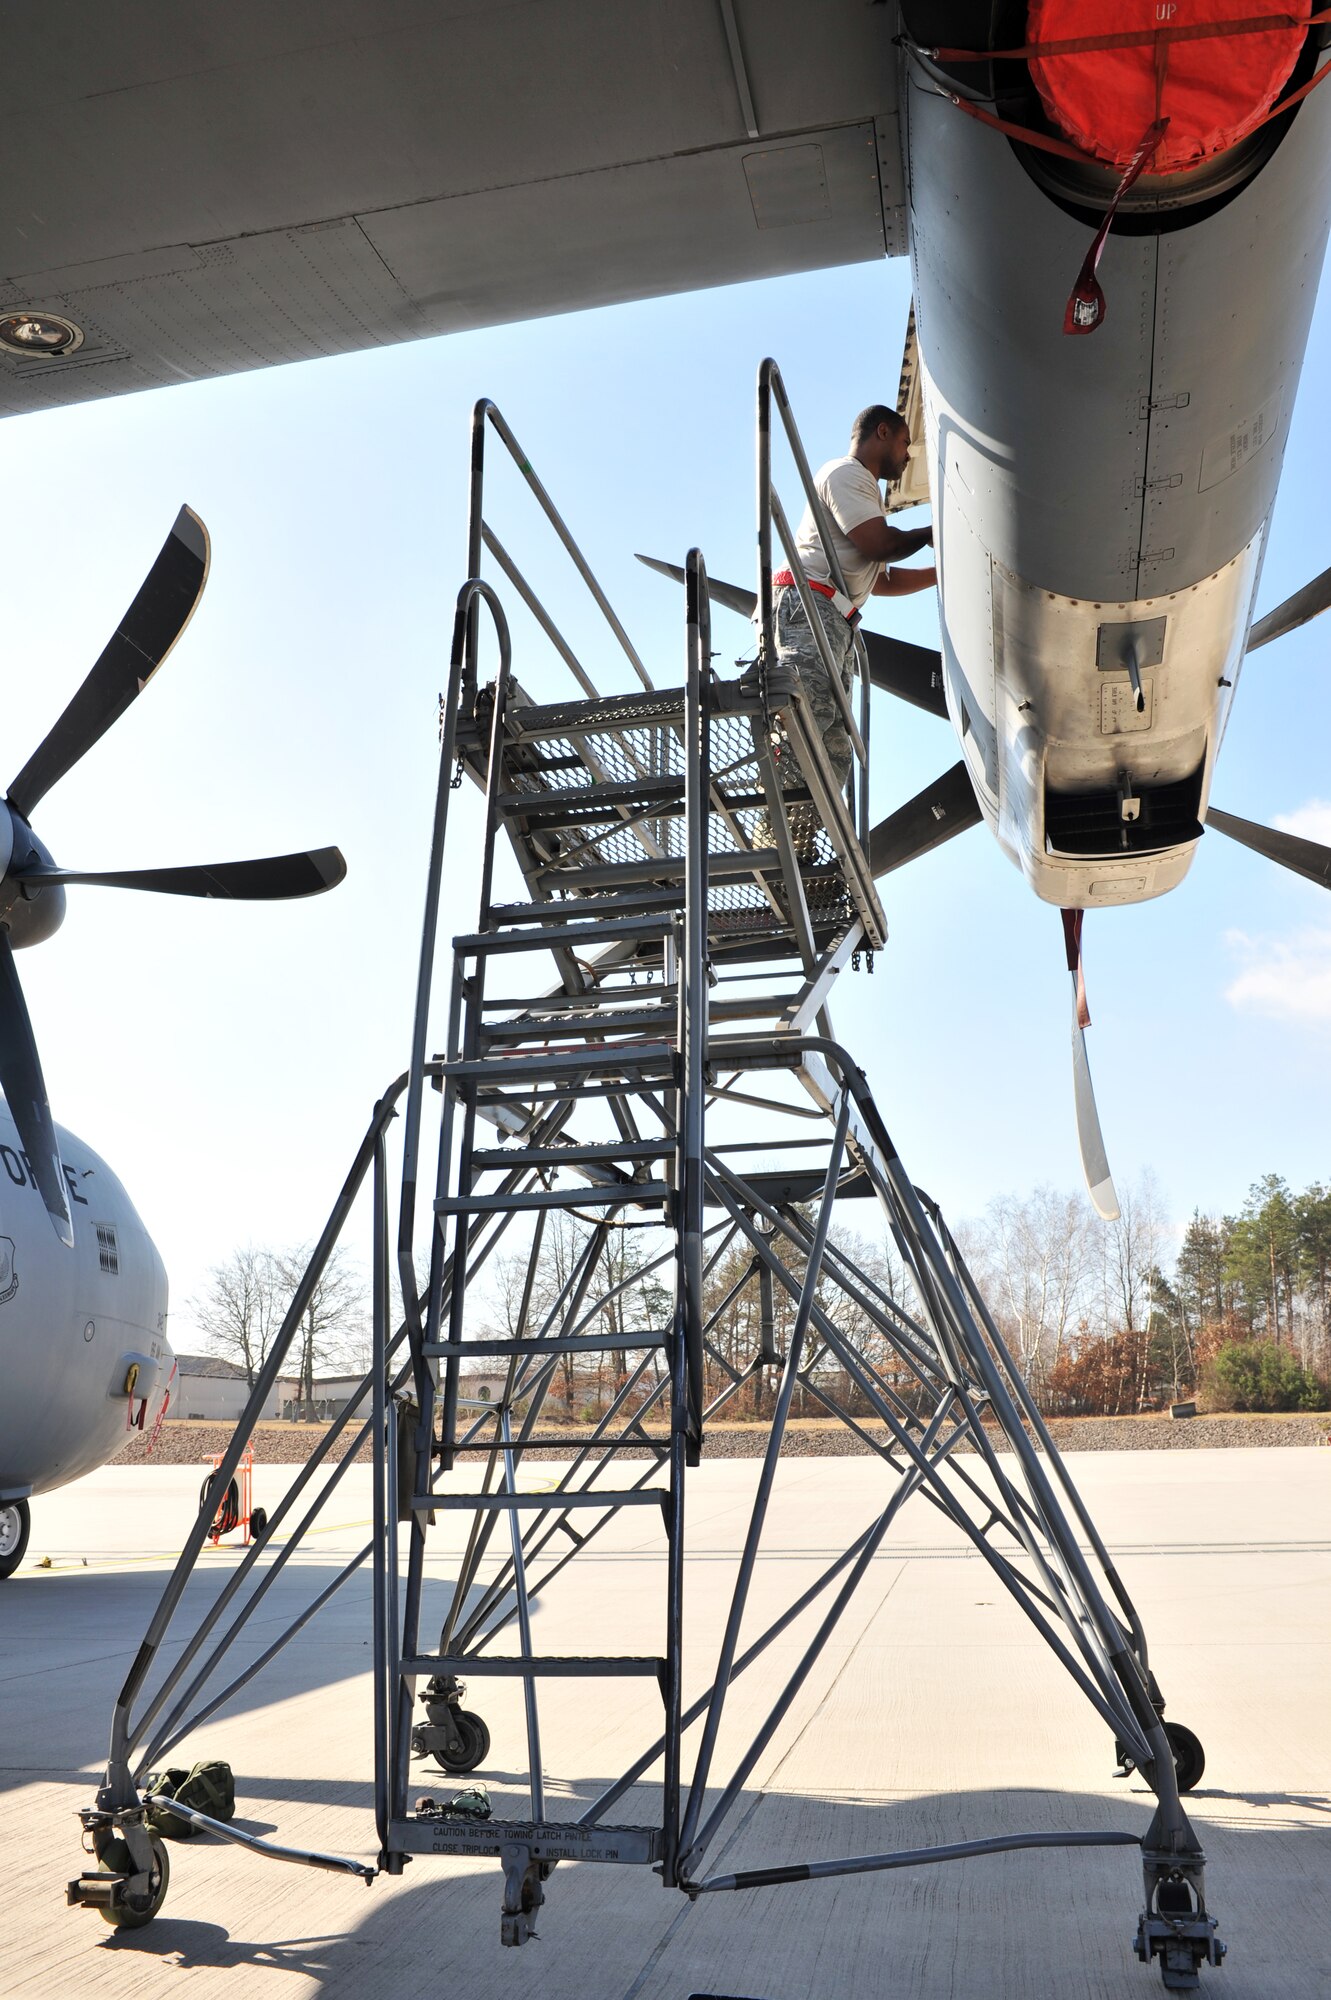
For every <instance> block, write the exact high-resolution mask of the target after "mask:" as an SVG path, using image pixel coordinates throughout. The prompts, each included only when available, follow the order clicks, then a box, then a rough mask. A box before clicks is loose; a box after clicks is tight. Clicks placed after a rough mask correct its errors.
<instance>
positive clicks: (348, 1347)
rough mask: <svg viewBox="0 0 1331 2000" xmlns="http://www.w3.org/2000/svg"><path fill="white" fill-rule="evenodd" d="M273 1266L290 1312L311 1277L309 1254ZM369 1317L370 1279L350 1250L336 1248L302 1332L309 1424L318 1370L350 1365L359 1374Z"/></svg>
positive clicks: (307, 1308)
mask: <svg viewBox="0 0 1331 2000" xmlns="http://www.w3.org/2000/svg"><path fill="white" fill-rule="evenodd" d="M273 1264H274V1268H275V1270H276V1272H277V1274H278V1279H279V1283H280V1287H281V1291H282V1297H283V1310H284V1311H285V1310H286V1308H287V1305H288V1304H289V1302H290V1300H291V1299H292V1298H293V1297H294V1295H295V1291H296V1287H297V1286H298V1285H299V1283H300V1281H301V1279H302V1278H303V1277H304V1275H305V1270H306V1267H307V1265H308V1264H309V1251H308V1250H307V1249H300V1250H293V1251H289V1252H288V1253H286V1254H285V1255H282V1256H275V1257H274V1258H273ZM368 1317H369V1313H368V1305H367V1300H366V1288H365V1280H364V1278H363V1276H362V1274H361V1273H360V1271H358V1270H357V1268H356V1266H355V1265H354V1264H353V1263H352V1262H351V1260H350V1258H349V1257H348V1256H347V1255H346V1253H345V1251H343V1250H342V1249H340V1248H339V1249H336V1250H334V1252H333V1254H332V1256H331V1257H330V1258H329V1259H328V1262H327V1263H326V1264H325V1265H324V1268H323V1271H322V1272H321V1274H320V1276H319V1279H318V1282H317V1283H316V1284H315V1286H314V1288H313V1290H312V1291H311V1293H310V1296H309V1298H308V1299H307V1300H306V1302H305V1309H304V1311H303V1312H302V1313H301V1316H300V1325H299V1328H298V1329H297V1335H296V1339H297V1342H298V1348H297V1352H298V1353H299V1356H300V1362H299V1369H298V1372H299V1376H300V1384H301V1403H302V1406H303V1410H304V1414H305V1417H306V1420H307V1421H308V1419H309V1417H310V1415H311V1408H312V1405H313V1402H314V1371H315V1367H316V1365H318V1366H327V1365H328V1364H330V1363H331V1364H333V1365H334V1366H336V1365H338V1364H341V1365H344V1366H345V1365H346V1364H347V1363H348V1361H350V1362H351V1364H352V1365H353V1366H355V1367H356V1369H357V1371H358V1372H359V1371H360V1357H361V1354H362V1352H363V1348H364V1339H365V1329H366V1324H367V1321H368Z"/></svg>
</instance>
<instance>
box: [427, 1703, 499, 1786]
mask: <svg viewBox="0 0 1331 2000" xmlns="http://www.w3.org/2000/svg"><path fill="white" fill-rule="evenodd" d="M453 1720H454V1721H455V1722H456V1724H457V1729H458V1735H459V1736H460V1737H461V1738H462V1744H463V1749H462V1755H461V1756H460V1757H444V1756H442V1755H441V1754H440V1752H439V1751H437V1750H436V1751H435V1753H434V1761H435V1763H436V1764H438V1766H439V1768H440V1770H442V1771H453V1772H458V1771H474V1770H475V1769H476V1767H477V1765H478V1764H483V1763H484V1762H485V1760H486V1758H487V1757H488V1756H489V1754H490V1732H489V1730H488V1729H487V1728H486V1726H485V1723H484V1722H483V1721H482V1719H481V1717H480V1716H479V1715H474V1714H473V1713H472V1711H471V1710H470V1709H467V1708H459V1709H457V1710H455V1711H454V1715H453Z"/></svg>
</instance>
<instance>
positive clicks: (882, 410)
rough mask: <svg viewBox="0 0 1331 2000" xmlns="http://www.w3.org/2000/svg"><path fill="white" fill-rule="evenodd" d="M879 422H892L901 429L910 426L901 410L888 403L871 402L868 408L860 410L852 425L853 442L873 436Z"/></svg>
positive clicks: (896, 428) (906, 428) (894, 426)
mask: <svg viewBox="0 0 1331 2000" xmlns="http://www.w3.org/2000/svg"><path fill="white" fill-rule="evenodd" d="M879 424H891V425H892V426H893V428H894V429H895V430H899V431H905V430H909V428H910V426H909V425H908V424H907V422H906V419H905V418H904V417H903V416H902V414H901V412H900V410H894V409H892V408H891V407H890V406H889V405H888V404H887V403H870V405H869V407H868V409H867V410H861V411H860V413H859V415H858V417H856V419H855V421H854V423H853V424H852V425H851V427H850V436H851V442H852V443H853V444H859V443H860V442H861V441H862V440H863V439H864V438H867V437H872V435H873V433H874V432H875V431H876V430H877V428H878V426H879Z"/></svg>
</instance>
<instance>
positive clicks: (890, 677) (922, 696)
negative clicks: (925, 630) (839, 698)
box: [638, 556, 947, 722]
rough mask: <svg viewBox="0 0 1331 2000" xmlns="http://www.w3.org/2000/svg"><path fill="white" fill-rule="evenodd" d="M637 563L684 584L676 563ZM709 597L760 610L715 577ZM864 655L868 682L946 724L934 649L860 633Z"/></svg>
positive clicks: (750, 595)
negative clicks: (867, 669) (866, 663)
mask: <svg viewBox="0 0 1331 2000" xmlns="http://www.w3.org/2000/svg"><path fill="white" fill-rule="evenodd" d="M638 561H639V562H640V563H645V564H646V565H647V567H648V569H654V570H656V571H657V573H658V574H659V575H661V576H668V577H672V578H673V579H674V581H675V582H676V583H683V582H684V571H683V570H682V569H680V568H679V567H678V565H677V564H675V563H668V562H658V560H657V558H656V557H655V556H639V557H638ZM707 595H708V596H709V597H710V598H711V600H712V602H713V604H723V605H724V606H725V607H726V609H727V610H728V611H738V613H739V615H740V617H741V618H752V617H753V615H754V612H755V611H756V610H757V608H758V598H757V595H756V593H755V592H754V591H752V590H741V589H740V587H739V585H738V584H737V583H721V582H720V581H718V579H717V578H716V577H714V576H709V577H708V579H707ZM860 637H861V638H862V639H863V641H864V648H865V652H866V653H867V655H868V660H869V679H870V681H871V682H872V684H873V685H874V687H876V688H882V690H883V691H884V693H885V694H894V695H896V696H897V698H898V700H900V701H908V702H909V703H910V704H911V707H912V708H922V709H924V710H925V712H926V713H927V714H929V715H938V716H941V717H942V719H943V720H944V722H946V720H947V702H946V700H945V699H944V695H943V659H942V655H941V654H940V653H937V652H935V651H934V649H933V647H932V646H915V645H912V644H911V642H910V640H908V639H893V638H890V637H889V636H888V634H887V633H886V632H865V631H861V633H860Z"/></svg>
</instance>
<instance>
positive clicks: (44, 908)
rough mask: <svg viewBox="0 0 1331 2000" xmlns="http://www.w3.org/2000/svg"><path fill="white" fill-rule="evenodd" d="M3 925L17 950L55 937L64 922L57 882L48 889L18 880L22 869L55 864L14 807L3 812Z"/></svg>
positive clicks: (0, 902)
mask: <svg viewBox="0 0 1331 2000" xmlns="http://www.w3.org/2000/svg"><path fill="white" fill-rule="evenodd" d="M0 857H3V861H4V869H3V873H2V874H0V924H2V925H3V926H4V928H5V929H6V930H7V931H8V933H9V942H10V943H11V945H13V947H14V949H15V951H22V950H23V949H24V947H25V946H27V945H30V944H44V943H45V942H46V940H47V938H49V937H54V936H55V933H56V932H57V931H58V930H59V928H60V926H61V924H62V923H63V922H64V921H65V892H64V890H63V888H62V887H61V886H60V884H59V883H58V882H53V883H51V884H50V885H49V886H47V887H45V888H41V887H38V886H36V885H35V884H29V883H23V882H19V881H17V880H16V879H15V877H16V876H17V874H18V873H19V871H20V870H22V869H24V868H30V867H32V866H33V864H34V863H41V864H42V865H44V866H45V867H47V868H54V867H55V860H54V857H53V856H52V854H51V852H50V850H49V848H47V847H46V845H45V844H44V843H43V842H42V841H40V840H38V838H37V836H36V834H35V833H34V832H33V830H32V828H31V827H30V826H29V825H28V822H27V821H26V820H25V819H24V818H23V816H22V815H21V814H20V813H17V812H15V810H14V808H13V806H11V805H6V806H5V808H4V811H3V812H0Z"/></svg>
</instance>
